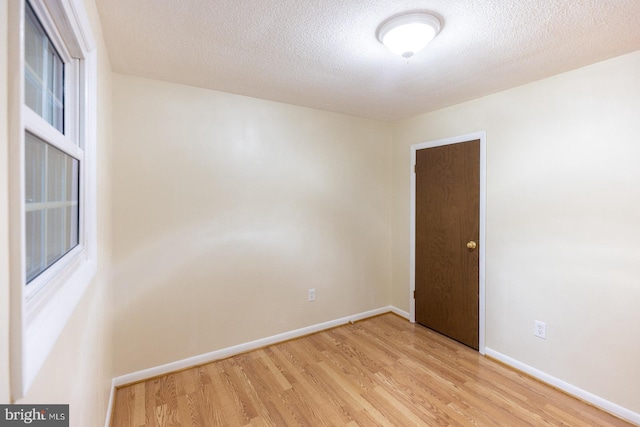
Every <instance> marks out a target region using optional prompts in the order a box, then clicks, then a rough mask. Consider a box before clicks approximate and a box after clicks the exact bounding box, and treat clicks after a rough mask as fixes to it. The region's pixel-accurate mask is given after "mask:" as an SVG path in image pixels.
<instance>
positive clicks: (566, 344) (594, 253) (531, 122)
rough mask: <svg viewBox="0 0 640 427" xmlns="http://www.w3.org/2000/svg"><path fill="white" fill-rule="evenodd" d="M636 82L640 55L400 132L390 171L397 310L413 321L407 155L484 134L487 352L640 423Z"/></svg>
mask: <svg viewBox="0 0 640 427" xmlns="http://www.w3.org/2000/svg"><path fill="white" fill-rule="evenodd" d="M639 75H640V52H636V53H633V54H630V55H626V56H623V57H619V58H616V59H612V60H609V61H606V62H602V63H598V64H595V65H592V66H589V67H586V68H582V69H579V70H576V71H572V72H569V73H566V74H562V75H558V76H555V77H552V78H549V79H546V80H542V81H538V82H535V83H532V84H528V85H526V86H521V87H518V88H515V89H512V90H508V91H505V92H501V93H498V94H495V95H491V96H487V97H484V98H481V99H478V100H474V101H471V102H468V103H465V104H461V105H458V106H454V107H451V108H447V109H444V110H440V111H436V112H434V113H431V114H425V115H422V116H419V117H415V118H412V119H409V120H406V121H403V122H400V123H397V124H396V126H395V129H394V134H393V144H394V147H393V159H392V161H393V185H392V193H393V200H392V206H393V213H392V218H393V224H392V230H393V232H392V254H393V260H392V276H393V290H392V297H391V299H392V300H391V303H392V304H393V305H395V306H397V307H399V308H402V309H405V310H407V309H408V302H409V256H408V254H409V199H410V194H409V191H410V181H409V179H410V157H409V156H410V154H409V153H410V146H411V145H412V144H415V143H420V142H424V141H430V140H435V139H440V138H445V137H450V136H455V135H462V134H466V133H469V132H474V131H480V130H486V131H487V164H488V166H487V167H488V170H487V175H488V177H487V191H488V194H487V242H486V256H487V273H486V289H487V294H486V296H487V306H486V308H487V324H486V344H487V347H489V348H491V349H492V350H495V351H497V352H499V353H501V354H503V355H506V356H508V357H511V358H513V359H516V360H518V361H520V362H522V363H524V364H526V365H529V366H531V367H534V368H536V369H539V370H541V371H543V372H546V373H547V374H550V375H552V376H554V377H556V378H558V379H560V380H562V381H566V382H568V383H570V384H573V385H574V386H577V387H579V388H581V389H584V390H586V391H589V392H591V393H594V394H595V395H597V396H600V397H601V398H604V399H607V400H609V401H612V402H614V403H616V404H618V405H621V406H623V407H625V408H627V409H630V410H632V411H634V412H636V413H640V363H638V355H640V309H638V301H640V281H639V279H638V278H639V277H640V246H639V245H638V244H637V242H639V241H640V221H639V218H640V189H639V184H640V167H639V166H638V163H639V161H640V143H639V137H640V120H639V118H640V79H639V78H638V76H639ZM534 319H537V320H541V321H544V322H546V323H547V339H546V340H541V339H539V338H535V337H534V336H533V322H534Z"/></svg>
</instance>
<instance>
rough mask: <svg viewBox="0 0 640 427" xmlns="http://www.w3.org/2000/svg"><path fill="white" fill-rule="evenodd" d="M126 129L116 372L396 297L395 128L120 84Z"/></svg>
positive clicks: (117, 139)
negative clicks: (392, 284)
mask: <svg viewBox="0 0 640 427" xmlns="http://www.w3.org/2000/svg"><path fill="white" fill-rule="evenodd" d="M114 124H115V128H114V132H115V134H114V164H115V166H116V169H115V172H114V174H115V176H114V188H113V194H114V204H113V217H114V281H115V283H114V286H115V292H116V294H115V309H116V312H115V331H114V335H115V341H114V345H115V348H116V349H117V351H116V353H115V371H116V374H125V373H130V372H133V371H137V370H140V369H144V368H149V367H153V366H156V365H159V364H163V363H167V362H173V361H176V360H180V359H183V358H186V357H190V356H195V355H199V354H203V353H206V352H210V351H213V350H216V349H220V348H225V347H228V346H231V345H235V344H240V343H245V342H248V341H252V340H255V339H258V338H264V337H267V336H271V335H274V334H278V333H281V332H285V331H289V330H293V329H297V328H301V327H305V326H309V325H314V324H317V323H320V322H324V321H329V320H334V319H336V318H340V317H342V316H347V315H352V314H356V313H360V312H363V311H366V310H370V309H375V308H379V307H382V306H384V305H386V304H387V303H388V296H389V295H388V291H389V280H390V268H389V243H390V231H389V221H390V216H389V215H390V211H389V197H390V193H389V184H390V181H391V179H390V162H389V154H390V149H389V136H390V125H389V124H387V123H383V122H377V121H372V120H366V119H359V118H355V117H350V116H344V115H340V114H335V113H328V112H323V111H317V110H311V109H307V108H301V107H296V106H292V105H286V104H279V103H275V102H269V101H264V100H258V99H253V98H247V97H241V96H235V95H230V94H225V93H220V92H214V91H209V90H203V89H197V88H193V87H187V86H180V85H176V84H168V83H162V82H158V81H153V80H146V79H141V78H134V77H129V76H124V75H117V74H116V75H115V77H114ZM309 288H315V289H316V292H317V300H316V301H315V302H313V303H310V302H307V290H308V289H309Z"/></svg>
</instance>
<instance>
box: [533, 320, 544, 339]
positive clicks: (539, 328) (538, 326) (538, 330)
mask: <svg viewBox="0 0 640 427" xmlns="http://www.w3.org/2000/svg"><path fill="white" fill-rule="evenodd" d="M534 327H535V329H534V331H533V335H535V336H537V337H538V338H542V339H543V340H546V339H547V324H546V323H544V322H541V321H539V320H535V321H534Z"/></svg>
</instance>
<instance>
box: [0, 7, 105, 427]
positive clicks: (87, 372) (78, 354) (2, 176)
mask: <svg viewBox="0 0 640 427" xmlns="http://www.w3.org/2000/svg"><path fill="white" fill-rule="evenodd" d="M85 3H86V7H87V12H88V15H89V17H90V20H91V24H92V28H93V31H94V36H95V38H96V42H97V44H98V50H99V70H98V81H99V87H98V90H99V94H98V98H99V99H98V144H97V150H98V153H97V154H98V182H97V185H98V198H97V203H98V272H97V275H96V278H95V279H94V280H93V282H92V283H91V285H90V286H89V288H88V290H87V292H86V294H85V295H84V297H83V298H82V300H81V302H80V304H79V306H78V307H77V309H76V311H75V312H74V314H73V315H72V317H71V319H70V320H69V323H68V324H67V325H66V327H65V329H64V330H63V332H62V334H61V336H60V338H59V339H58V341H57V343H56V345H55V347H54V348H53V350H52V352H51V354H50V356H49V358H48V359H47V361H46V362H45V365H44V366H43V368H42V369H41V371H40V373H39V374H38V376H37V377H36V379H35V381H34V383H33V385H32V386H31V389H30V390H29V392H28V394H27V395H26V396H25V397H24V398H23V399H21V400H20V401H18V402H16V403H41V404H42V403H69V404H70V405H71V406H70V410H71V423H70V424H71V425H72V426H78V427H85V426H99V425H104V420H105V415H106V410H107V403H108V397H109V389H110V385H111V378H112V377H113V375H112V360H111V354H112V346H111V343H112V335H111V325H112V319H111V306H112V297H111V294H112V292H111V289H110V287H109V286H108V285H109V283H108V279H109V274H108V271H109V268H110V263H111V253H110V252H111V251H110V247H111V219H110V215H111V207H110V205H111V200H110V199H111V190H110V183H111V147H110V143H111V66H110V64H109V60H108V58H107V56H106V50H105V48H104V44H103V41H102V33H101V30H100V24H99V21H98V15H97V12H96V10H95V4H94V3H93V0H86V2H85ZM6 5H7V2H2V3H1V6H0V23H1V24H2V25H0V28H7V25H6V7H7V6H6ZM5 33H6V31H3V32H2V33H1V34H0V46H1V47H2V48H1V49H0V52H3V54H2V55H1V57H0V84H1V85H2V88H3V91H2V94H3V96H2V97H0V117H1V118H2V119H1V120H0V150H1V152H2V155H1V156H0V158H1V159H2V162H1V163H0V230H2V231H1V233H0V263H1V264H0V274H1V276H0V325H1V326H0V327H1V329H0V349H1V350H0V402H2V403H6V402H9V399H10V397H9V387H8V384H7V381H6V379H7V378H8V376H7V373H8V370H9V363H8V357H7V354H6V353H7V349H8V347H9V343H8V302H7V301H8V293H9V291H8V274H7V267H6V265H7V259H8V254H7V244H8V236H7V230H8V221H7V215H6V211H7V203H8V197H7V164H6V159H7V144H6V109H5V104H6V101H7V99H6V98H7V97H6V89H5V88H6V87H7V86H6V78H5V77H6V76H5V70H6V57H5V52H6V51H7V49H6V34H5Z"/></svg>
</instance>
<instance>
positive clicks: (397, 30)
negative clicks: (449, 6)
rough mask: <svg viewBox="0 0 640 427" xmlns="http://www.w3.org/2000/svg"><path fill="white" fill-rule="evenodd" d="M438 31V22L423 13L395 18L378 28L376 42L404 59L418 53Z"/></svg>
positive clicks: (433, 17) (436, 19)
mask: <svg viewBox="0 0 640 427" xmlns="http://www.w3.org/2000/svg"><path fill="white" fill-rule="evenodd" d="M439 31H440V20H439V19H438V18H436V17H435V16H433V15H430V14H428V13H424V12H413V13H407V14H404V15H399V16H395V17H393V18H391V19H389V20H387V21H385V22H383V23H382V24H381V25H380V27H378V32H377V35H378V40H380V43H382V44H383V45H385V46H386V47H387V49H389V50H390V51H391V52H393V53H395V54H396V55H400V56H403V57H404V58H407V59H409V58H411V57H412V56H413V55H414V54H416V53H418V52H420V51H421V50H422V49H424V48H425V46H426V45H427V44H429V42H430V41H431V40H433V38H434V37H435V36H436V35H437V34H438V32H439Z"/></svg>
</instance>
